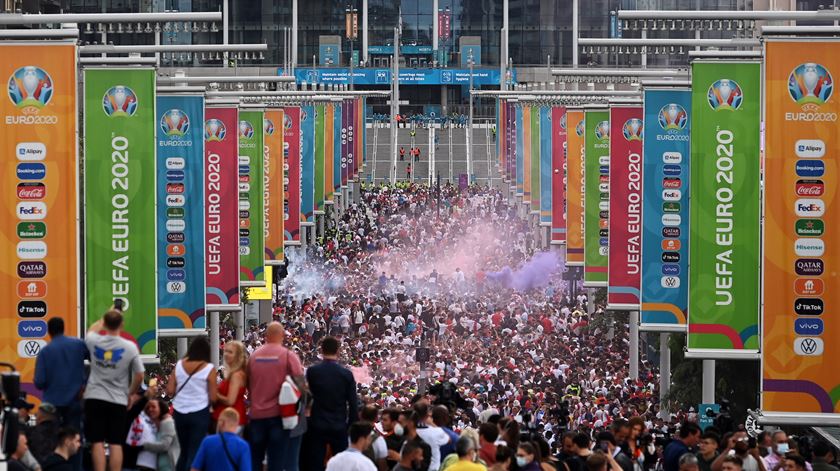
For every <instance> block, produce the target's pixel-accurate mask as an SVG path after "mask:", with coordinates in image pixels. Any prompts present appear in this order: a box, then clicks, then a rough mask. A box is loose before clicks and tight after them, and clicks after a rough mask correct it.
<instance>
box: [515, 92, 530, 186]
mask: <svg viewBox="0 0 840 471" xmlns="http://www.w3.org/2000/svg"><path fill="white" fill-rule="evenodd" d="M513 109H514V110H515V112H516V116H515V120H514V121H515V123H516V125H515V127H516V130H515V133H514V146H515V148H516V168H515V170H516V172H515V173H516V195H517V196H521V197H522V202H525V201H526V199H525V168H526V167H525V111H527V108H526V107H525V106H524V105H522V104H521V103H517V104H516V105H514V107H513Z"/></svg>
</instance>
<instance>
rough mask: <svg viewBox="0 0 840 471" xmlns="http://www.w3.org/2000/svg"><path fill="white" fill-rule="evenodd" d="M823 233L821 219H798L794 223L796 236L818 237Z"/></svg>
mask: <svg viewBox="0 0 840 471" xmlns="http://www.w3.org/2000/svg"><path fill="white" fill-rule="evenodd" d="M823 232H825V223H824V222H823V221H822V219H799V220H797V221H796V235H800V236H811V237H818V236H821V235H823Z"/></svg>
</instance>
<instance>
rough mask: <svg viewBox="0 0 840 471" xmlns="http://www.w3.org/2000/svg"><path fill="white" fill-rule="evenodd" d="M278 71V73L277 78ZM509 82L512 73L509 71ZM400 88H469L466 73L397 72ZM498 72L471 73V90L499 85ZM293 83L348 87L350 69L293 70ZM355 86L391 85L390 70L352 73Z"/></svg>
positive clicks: (452, 70)
mask: <svg viewBox="0 0 840 471" xmlns="http://www.w3.org/2000/svg"><path fill="white" fill-rule="evenodd" d="M279 74H282V69H278V75H279ZM511 74H512V79H511V80H513V82H514V83H515V82H516V73H515V71H514V70H511ZM399 76H400V85H469V83H470V70H469V69H403V68H401V69H400V75H399ZM499 77H500V75H499V69H498V68H496V69H479V68H474V69H473V71H472V82H473V86H476V87H479V86H482V85H499ZM295 81H296V82H297V83H298V84H301V83H309V84H312V83H317V84H327V85H329V84H349V83H350V69H347V68H332V67H329V68H322V69H313V68H305V67H304V68H297V69H295ZM353 83H354V84H355V85H384V86H390V85H391V69H353Z"/></svg>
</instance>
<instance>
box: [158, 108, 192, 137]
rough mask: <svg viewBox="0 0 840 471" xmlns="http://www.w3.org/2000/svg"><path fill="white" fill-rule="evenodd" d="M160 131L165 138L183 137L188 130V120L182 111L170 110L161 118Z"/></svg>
mask: <svg viewBox="0 0 840 471" xmlns="http://www.w3.org/2000/svg"><path fill="white" fill-rule="evenodd" d="M160 130H161V131H163V133H164V134H165V135H166V136H167V137H183V136H184V134H186V133H187V131H189V130H190V118H189V116H187V113H184V111H183V110H179V109H177V108H175V109H171V110H169V111H167V112H166V113H163V116H161V118H160Z"/></svg>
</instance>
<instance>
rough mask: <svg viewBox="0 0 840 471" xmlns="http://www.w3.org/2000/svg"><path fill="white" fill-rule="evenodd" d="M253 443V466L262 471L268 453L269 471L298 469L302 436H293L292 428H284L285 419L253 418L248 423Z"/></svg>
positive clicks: (257, 470) (255, 469) (294, 470)
mask: <svg viewBox="0 0 840 471" xmlns="http://www.w3.org/2000/svg"><path fill="white" fill-rule="evenodd" d="M248 429H249V438H250V440H249V441H250V443H251V466H252V467H253V470H254V471H262V463H263V458H265V457H266V453H267V454H268V471H298V455H299V454H300V437H296V438H291V437H290V436H289V433H290V432H291V430H286V429H284V428H283V419H281V418H280V417H271V418H268V419H251V421H250V422H249V423H248ZM240 471H244V470H240Z"/></svg>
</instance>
